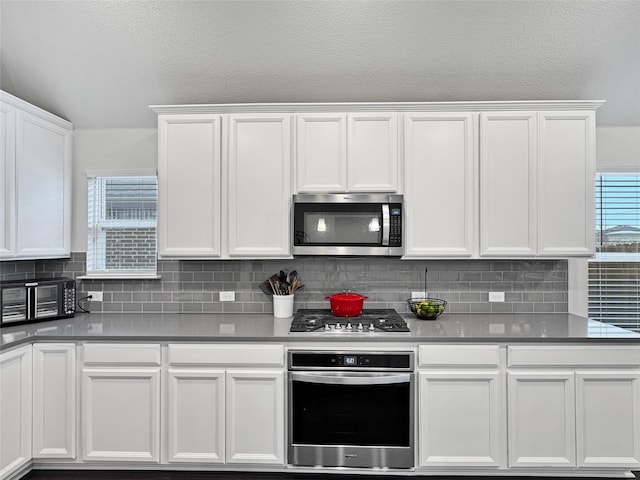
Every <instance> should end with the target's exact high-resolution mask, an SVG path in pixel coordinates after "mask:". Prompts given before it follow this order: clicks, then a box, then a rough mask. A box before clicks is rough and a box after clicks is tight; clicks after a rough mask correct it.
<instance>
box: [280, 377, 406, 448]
mask: <svg viewBox="0 0 640 480" xmlns="http://www.w3.org/2000/svg"><path fill="white" fill-rule="evenodd" d="M291 386H292V389H293V390H292V397H291V398H292V399H293V400H292V405H291V421H292V422H293V423H292V429H291V434H292V438H291V441H292V443H293V444H297V445H302V444H311V445H345V446H347V445H362V446H394V447H395V446H397V447H408V446H410V444H411V438H410V437H411V427H410V422H411V415H410V413H411V412H410V410H411V407H410V406H411V399H410V395H411V393H410V390H411V389H410V383H409V382H407V383H398V384H390V385H329V384H318V383H306V382H302V381H293V382H292V384H291Z"/></svg>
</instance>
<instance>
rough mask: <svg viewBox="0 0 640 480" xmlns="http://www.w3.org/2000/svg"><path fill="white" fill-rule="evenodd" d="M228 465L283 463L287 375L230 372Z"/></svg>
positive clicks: (253, 371) (265, 372) (281, 373)
mask: <svg viewBox="0 0 640 480" xmlns="http://www.w3.org/2000/svg"><path fill="white" fill-rule="evenodd" d="M226 378H227V403H226V418H227V435H226V440H227V454H226V459H227V463H274V464H283V463H284V430H285V428H284V426H285V419H284V372H282V371H271V370H268V371H259V370H230V371H228V372H227V374H226Z"/></svg>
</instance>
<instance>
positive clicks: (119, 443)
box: [80, 367, 160, 462]
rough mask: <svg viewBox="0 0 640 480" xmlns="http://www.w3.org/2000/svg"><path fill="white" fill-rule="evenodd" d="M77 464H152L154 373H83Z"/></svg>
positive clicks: (156, 440) (156, 405)
mask: <svg viewBox="0 0 640 480" xmlns="http://www.w3.org/2000/svg"><path fill="white" fill-rule="evenodd" d="M80 414H81V424H82V437H83V455H82V457H83V460H85V461H90V460H104V461H127V462H158V461H159V451H160V448H159V447H160V435H159V432H160V428H159V427H160V368H159V367H157V368H115V367H114V368H95V369H94V368H85V369H84V370H83V372H82V403H81V412H80Z"/></svg>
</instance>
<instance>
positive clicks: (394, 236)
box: [389, 203, 402, 247]
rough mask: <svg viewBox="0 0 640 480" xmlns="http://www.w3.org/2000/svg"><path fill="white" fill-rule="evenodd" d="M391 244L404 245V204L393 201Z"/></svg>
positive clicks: (390, 210)
mask: <svg viewBox="0 0 640 480" xmlns="http://www.w3.org/2000/svg"><path fill="white" fill-rule="evenodd" d="M389 223H390V227H389V246H390V247H401V246H402V205H401V204H399V203H392V204H391V205H389Z"/></svg>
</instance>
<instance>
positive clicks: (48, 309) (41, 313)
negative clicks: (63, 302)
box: [36, 285, 58, 318]
mask: <svg viewBox="0 0 640 480" xmlns="http://www.w3.org/2000/svg"><path fill="white" fill-rule="evenodd" d="M57 314H58V286H57V285H39V286H38V287H37V289H36V318H44V317H52V316H54V315H57Z"/></svg>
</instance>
